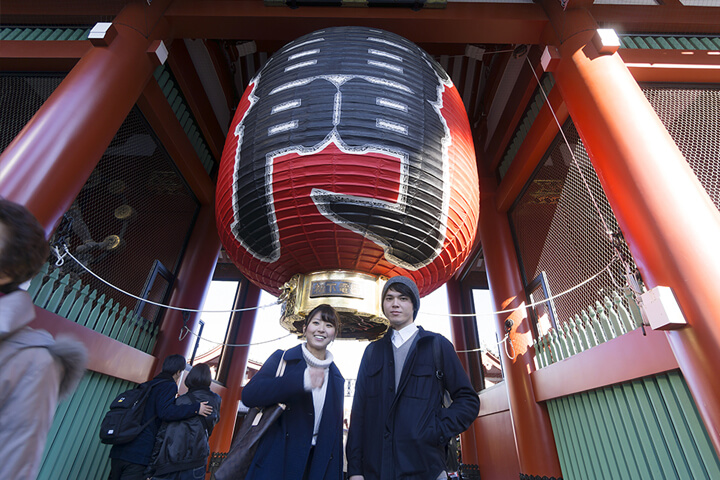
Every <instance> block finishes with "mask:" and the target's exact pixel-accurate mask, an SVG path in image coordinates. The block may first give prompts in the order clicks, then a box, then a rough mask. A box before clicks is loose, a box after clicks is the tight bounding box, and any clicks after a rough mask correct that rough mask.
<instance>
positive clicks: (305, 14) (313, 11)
mask: <svg viewBox="0 0 720 480" xmlns="http://www.w3.org/2000/svg"><path fill="white" fill-rule="evenodd" d="M166 18H167V19H168V21H169V22H170V24H171V25H172V27H173V31H174V32H175V35H176V37H184V38H215V39H239V38H243V39H252V40H259V41H262V40H284V41H285V42H289V41H291V40H294V39H296V38H298V37H300V36H302V35H304V34H306V33H310V32H313V31H315V30H319V29H322V28H327V27H333V26H346V25H359V26H371V27H375V28H381V29H385V30H389V31H392V32H394V33H397V34H398V35H402V36H404V37H406V38H408V39H409V40H411V41H414V42H430V43H443V44H448V43H462V44H465V43H537V41H538V38H539V36H540V34H541V32H542V30H543V28H544V26H545V24H546V22H547V18H546V16H545V14H544V13H543V11H542V8H540V7H539V6H538V5H535V4H503V5H499V4H491V3H450V4H448V5H447V7H446V8H444V9H423V10H420V11H417V12H414V11H412V10H410V9H405V8H338V7H312V8H310V7H308V8H302V7H301V8H298V9H290V8H283V7H266V6H264V4H263V2H262V1H260V0H245V1H243V0H207V1H204V2H195V1H192V0H177V1H175V2H173V4H172V5H171V6H170V8H169V9H168V10H167V12H166Z"/></svg>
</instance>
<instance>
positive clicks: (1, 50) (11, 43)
mask: <svg viewBox="0 0 720 480" xmlns="http://www.w3.org/2000/svg"><path fill="white" fill-rule="evenodd" d="M91 48H92V44H91V43H90V42H89V41H87V40H68V41H54V42H42V41H35V40H1V41H0V70H2V71H5V72H7V71H18V72H38V71H39V72H68V71H70V70H71V69H72V68H73V67H74V66H75V64H76V63H77V62H78V61H79V60H80V58H82V56H83V55H85V53H87V52H88V50H90V49H91Z"/></svg>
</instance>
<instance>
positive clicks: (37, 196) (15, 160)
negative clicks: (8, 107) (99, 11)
mask: <svg viewBox="0 0 720 480" xmlns="http://www.w3.org/2000/svg"><path fill="white" fill-rule="evenodd" d="M164 1H169V0H163V1H159V2H154V3H153V4H152V6H151V7H147V8H145V7H143V6H142V5H141V4H136V3H133V4H130V5H128V6H127V7H126V8H125V9H124V10H123V12H122V13H121V14H120V16H118V17H117V19H116V26H117V32H118V35H117V37H115V38H114V39H113V41H112V42H111V43H110V45H108V46H107V47H94V48H92V49H90V50H88V52H87V54H85V55H84V56H83V57H82V58H81V59H80V61H79V62H78V63H77V65H76V66H75V67H74V68H73V69H72V71H71V72H70V73H69V74H68V75H67V76H66V77H65V79H64V80H63V81H62V82H61V83H60V85H59V86H58V87H57V88H56V89H55V91H54V92H53V93H52V95H50V97H49V98H48V100H47V101H46V102H45V103H44V104H43V105H42V107H40V109H39V110H38V111H37V112H36V113H35V115H34V116H33V118H32V119H31V120H30V121H29V122H28V123H27V124H26V125H25V127H23V129H22V130H21V132H20V133H19V134H18V135H17V137H15V139H14V140H13V141H12V142H11V143H10V145H8V147H7V148H6V149H5V151H3V153H2V155H1V156H0V194H2V195H3V196H4V197H5V198H8V199H10V200H13V201H15V202H17V203H20V204H22V205H24V206H26V207H27V208H28V209H29V210H30V211H31V212H32V213H33V214H34V215H35V217H36V218H37V219H38V221H39V222H40V223H41V225H43V227H44V228H45V231H46V232H47V233H48V234H49V233H50V232H52V230H53V229H54V227H55V225H56V224H57V222H59V220H60V218H62V215H63V214H64V213H65V212H66V211H67V210H68V209H69V208H70V205H71V204H72V202H73V200H74V199H75V196H76V195H77V193H78V192H79V191H80V189H81V188H82V186H83V185H84V184H85V181H86V180H87V178H88V177H89V176H90V173H91V172H92V170H93V169H94V168H95V166H96V165H97V162H98V161H99V160H100V158H101V157H102V155H103V154H104V153H105V150H106V149H107V147H108V145H109V144H110V142H111V141H112V139H113V137H114V136H115V134H116V132H117V130H118V128H119V127H120V125H121V124H122V122H123V121H124V120H125V118H126V117H127V114H128V113H129V112H130V110H131V109H132V107H133V106H134V105H135V102H136V100H137V97H138V95H139V94H140V92H141V91H142V89H143V88H144V86H145V84H146V82H147V80H148V78H150V77H151V76H152V72H153V70H154V68H155V64H154V61H153V59H152V57H151V56H150V55H148V53H147V51H148V47H149V45H150V43H152V41H151V39H152V38H154V36H155V35H157V36H159V37H162V36H163V33H164V32H165V27H166V24H165V23H164V22H163V21H162V19H161V18H160V15H161V14H162V11H163V7H164V6H165V5H164ZM4 8H5V4H4V3H3V9H4ZM3 20H5V18H3ZM148 21H151V22H152V23H151V25H152V26H153V31H152V32H140V31H138V26H139V25H142V28H143V29H146V26H147V22H148ZM147 35H151V36H150V38H148V36H147ZM38 43H46V42H38Z"/></svg>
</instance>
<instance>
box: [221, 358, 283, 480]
mask: <svg viewBox="0 0 720 480" xmlns="http://www.w3.org/2000/svg"><path fill="white" fill-rule="evenodd" d="M284 371H285V353H284V352H283V356H282V358H281V359H280V363H279V364H278V368H277V371H276V372H275V376H276V377H282V374H283V372H284ZM284 411H285V404H283V403H278V404H275V405H269V406H267V407H253V408H251V409H250V410H249V411H248V413H247V415H246V416H245V419H244V420H243V423H242V425H240V429H239V430H238V432H237V435H236V436H235V441H233V444H232V446H231V447H230V451H229V452H228V456H227V458H226V459H225V460H224V461H223V463H222V465H220V468H218V469H217V471H216V472H215V479H216V480H244V479H245V475H247V472H248V470H250V464H251V463H252V459H253V457H254V456H255V450H257V447H258V444H259V443H260V439H261V438H262V436H263V435H265V432H267V430H268V428H270V425H272V424H273V423H274V422H276V421H277V419H278V417H280V415H282V413H283V412H284Z"/></svg>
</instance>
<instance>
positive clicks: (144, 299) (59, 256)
mask: <svg viewBox="0 0 720 480" xmlns="http://www.w3.org/2000/svg"><path fill="white" fill-rule="evenodd" d="M62 247H63V248H64V250H65V253H63V254H62V255H60V254H59V250H58V249H57V248H56V249H55V255H58V262H60V261H61V260H63V259H64V257H65V255H67V256H69V257H70V258H72V259H73V260H74V261H75V263H77V264H78V265H80V266H81V267H82V268H83V269H84V270H85V271H86V272H88V273H89V274H90V275H92V276H93V277H95V278H97V279H98V280H100V281H101V282H102V283H104V284H105V285H107V286H109V287H110V288H113V289H115V290H117V291H118V292H120V293H123V294H125V295H127V296H129V297H132V298H134V299H136V300H140V301H141V302H145V303H149V304H151V305H155V306H158V307H162V308H167V309H170V310H177V311H180V312H191V313H233V312H248V311H251V310H260V309H263V308H268V307H272V306H275V305H278V304H279V303H280V302H279V300H276V301H275V302H273V303H268V304H267V305H259V306H257V307H248V308H236V309H233V310H198V309H195V308H183V307H173V306H172V305H165V304H163V303H157V302H153V301H152V300H148V299H146V298H142V297H138V296H137V295H133V294H132V293H130V292H127V291H125V290H123V289H122V288H120V287H116V286H115V285H113V284H112V283H110V282H108V281H107V280H105V279H103V278H102V277H100V276H99V275H97V274H96V273H95V272H93V271H92V270H90V269H89V268H88V267H86V266H85V265H83V264H82V262H80V260H78V259H77V258H75V257H74V256H73V254H72V253H70V250H69V249H68V247H67V244H64V245H63V246H62Z"/></svg>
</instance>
